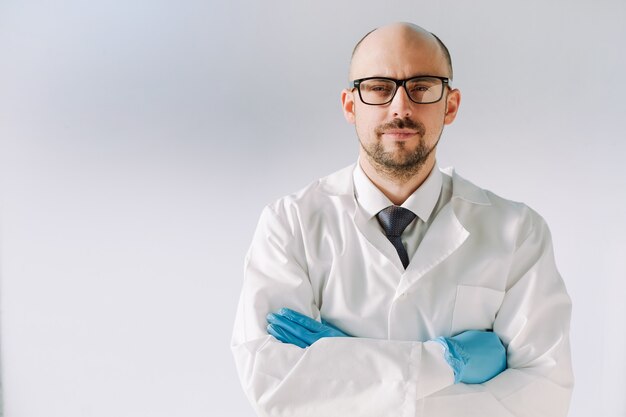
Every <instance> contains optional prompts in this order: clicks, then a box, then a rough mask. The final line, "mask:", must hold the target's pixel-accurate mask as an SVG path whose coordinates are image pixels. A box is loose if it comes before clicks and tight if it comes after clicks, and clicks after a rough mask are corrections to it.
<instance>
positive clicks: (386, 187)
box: [359, 152, 435, 206]
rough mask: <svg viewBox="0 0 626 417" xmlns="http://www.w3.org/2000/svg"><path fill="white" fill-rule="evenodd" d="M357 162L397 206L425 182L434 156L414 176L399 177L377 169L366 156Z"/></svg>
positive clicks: (431, 167)
mask: <svg viewBox="0 0 626 417" xmlns="http://www.w3.org/2000/svg"><path fill="white" fill-rule="evenodd" d="M433 153H434V152H433ZM359 161H360V165H361V168H362V169H363V172H365V175H367V177H368V178H369V179H370V180H371V181H372V183H373V184H374V185H375V186H376V187H377V188H378V189H379V190H380V191H381V192H382V193H383V194H385V196H386V197H387V198H388V199H389V200H390V201H391V202H392V203H393V204H395V205H397V206H399V205H401V204H402V203H404V202H405V201H406V199H407V198H409V196H410V195H411V194H413V193H414V192H415V190H417V189H418V188H419V187H420V185H422V184H423V183H424V181H426V178H428V176H429V175H430V173H431V171H432V170H433V167H434V166H435V158H434V155H431V157H429V158H428V159H427V160H426V162H425V163H424V165H422V166H421V167H420V169H419V170H418V171H417V172H416V173H415V174H413V175H410V176H402V177H399V176H394V175H390V174H389V173H388V172H386V171H385V170H383V169H381V168H380V167H377V166H376V165H375V163H373V162H372V161H371V160H370V159H369V157H368V156H367V155H363V154H361V157H360V158H359Z"/></svg>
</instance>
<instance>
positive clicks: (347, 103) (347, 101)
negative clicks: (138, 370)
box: [341, 89, 355, 124]
mask: <svg viewBox="0 0 626 417" xmlns="http://www.w3.org/2000/svg"><path fill="white" fill-rule="evenodd" d="M341 108H342V109H343V117H345V118H346V120H347V121H348V123H351V124H354V122H355V116H354V91H352V90H348V89H344V90H343V91H342V92H341Z"/></svg>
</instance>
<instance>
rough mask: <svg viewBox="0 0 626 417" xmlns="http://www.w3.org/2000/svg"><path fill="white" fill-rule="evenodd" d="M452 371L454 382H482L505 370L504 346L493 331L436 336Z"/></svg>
mask: <svg viewBox="0 0 626 417" xmlns="http://www.w3.org/2000/svg"><path fill="white" fill-rule="evenodd" d="M434 341H436V342H439V343H441V344H442V345H443V347H444V349H445V358H446V361H447V362H448V364H449V365H450V366H451V367H452V369H453V370H454V383H455V384H456V383H458V382H464V383H466V384H482V383H483V382H486V381H489V380H490V379H491V378H493V377H495V376H496V375H498V374H499V373H500V372H502V371H504V370H505V369H506V349H505V348H504V345H502V342H501V341H500V339H499V338H498V335H496V334H495V333H494V332H490V331H479V330H468V331H465V332H463V333H460V334H458V335H456V336H454V337H438V338H436V339H434Z"/></svg>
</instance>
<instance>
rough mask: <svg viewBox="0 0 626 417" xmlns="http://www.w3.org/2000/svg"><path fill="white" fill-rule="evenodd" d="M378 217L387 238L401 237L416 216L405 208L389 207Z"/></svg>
mask: <svg viewBox="0 0 626 417" xmlns="http://www.w3.org/2000/svg"><path fill="white" fill-rule="evenodd" d="M376 217H378V222H379V223H380V225H381V226H382V227H383V229H384V230H385V234H386V235H387V236H400V235H401V234H402V232H404V229H406V227H407V226H408V225H409V223H411V222H412V221H413V219H414V218H415V217H416V216H415V213H413V212H412V211H411V210H407V209H405V208H404V207H400V206H389V207H387V208H386V209H383V210H381V211H380V212H379V213H378V214H377V216H376Z"/></svg>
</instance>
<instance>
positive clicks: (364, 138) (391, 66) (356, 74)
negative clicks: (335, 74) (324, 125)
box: [342, 30, 460, 177]
mask: <svg viewBox="0 0 626 417" xmlns="http://www.w3.org/2000/svg"><path fill="white" fill-rule="evenodd" d="M377 32H378V31H376V32H374V33H372V35H370V37H371V38H372V39H370V38H369V37H368V38H366V39H365V41H364V42H363V44H362V45H361V47H360V49H359V51H358V52H357V54H356V55H355V57H354V59H353V66H352V69H351V77H350V78H351V79H357V78H365V77H372V76H380V77H390V78H395V79H405V78H410V77H413V76H418V75H435V76H442V77H446V76H448V68H447V63H446V61H445V58H444V57H443V54H442V53H441V50H440V49H439V47H438V45H437V44H436V43H435V41H434V39H430V38H429V37H427V36H426V35H422V34H417V35H416V34H415V32H407V31H396V32H393V31H389V30H385V31H384V32H385V33H382V34H381V36H376V37H374V35H378V33H377ZM366 41H367V43H366ZM459 101H460V93H459V92H458V90H453V89H449V88H448V87H446V88H445V91H444V95H443V97H442V99H441V100H440V101H438V102H436V103H430V104H417V103H414V102H413V101H411V100H410V99H409V97H408V96H407V94H406V90H405V89H404V88H402V87H401V88H399V89H398V91H397V92H396V94H395V96H394V98H393V100H392V101H391V102H390V103H388V104H385V105H379V106H372V105H367V104H365V103H363V102H362V101H361V100H360V98H359V96H358V92H357V91H356V89H354V90H349V89H346V90H344V91H343V92H342V104H343V110H344V115H345V117H346V119H347V120H348V121H349V122H350V123H353V124H354V125H355V127H356V132H357V136H358V138H359V142H360V144H361V150H360V153H361V156H362V158H364V159H366V160H367V161H369V162H370V163H371V165H372V166H373V167H374V168H375V169H377V170H382V171H385V172H386V173H387V174H391V175H392V176H403V177H405V176H407V175H413V174H415V173H416V172H418V171H419V170H420V169H421V168H422V167H424V166H426V167H428V170H430V168H432V166H433V165H434V161H435V148H436V146H437V143H438V141H439V138H440V136H441V133H442V131H443V127H444V125H446V124H449V123H452V121H453V120H454V118H455V116H456V111H457V109H458V104H459Z"/></svg>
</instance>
